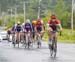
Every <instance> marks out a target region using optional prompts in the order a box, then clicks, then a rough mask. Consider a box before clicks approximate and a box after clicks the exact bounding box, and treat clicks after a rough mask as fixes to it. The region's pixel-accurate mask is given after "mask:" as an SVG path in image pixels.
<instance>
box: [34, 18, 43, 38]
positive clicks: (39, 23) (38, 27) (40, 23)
mask: <svg viewBox="0 0 75 62" xmlns="http://www.w3.org/2000/svg"><path fill="white" fill-rule="evenodd" d="M43 25H44V24H43V21H42V20H41V19H40V18H39V19H37V23H36V27H35V31H36V32H37V35H38V33H39V32H40V34H41V38H42V37H43V34H44V27H43Z"/></svg>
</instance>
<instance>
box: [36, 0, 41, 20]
mask: <svg viewBox="0 0 75 62" xmlns="http://www.w3.org/2000/svg"><path fill="white" fill-rule="evenodd" d="M41 1H42V0H39V7H38V17H37V19H38V18H40V10H41V8H40V5H41Z"/></svg>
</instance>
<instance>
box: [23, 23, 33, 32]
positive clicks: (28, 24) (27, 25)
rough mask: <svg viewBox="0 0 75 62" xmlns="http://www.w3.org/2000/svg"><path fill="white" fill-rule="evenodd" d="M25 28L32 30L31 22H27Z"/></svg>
mask: <svg viewBox="0 0 75 62" xmlns="http://www.w3.org/2000/svg"><path fill="white" fill-rule="evenodd" d="M24 29H25V30H26V31H32V25H31V24H30V23H26V24H25V25H24Z"/></svg>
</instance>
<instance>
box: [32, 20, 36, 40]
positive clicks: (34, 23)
mask: <svg viewBox="0 0 75 62" xmlns="http://www.w3.org/2000/svg"><path fill="white" fill-rule="evenodd" d="M36 23H37V21H36V20H33V21H32V28H33V39H35V26H36Z"/></svg>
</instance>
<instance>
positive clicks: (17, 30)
mask: <svg viewBox="0 0 75 62" xmlns="http://www.w3.org/2000/svg"><path fill="white" fill-rule="evenodd" d="M15 32H16V43H19V41H20V40H21V39H20V36H21V32H22V26H21V23H20V22H19V21H18V22H17V25H16V27H15Z"/></svg>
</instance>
